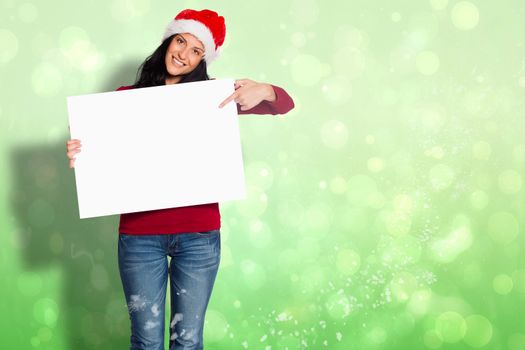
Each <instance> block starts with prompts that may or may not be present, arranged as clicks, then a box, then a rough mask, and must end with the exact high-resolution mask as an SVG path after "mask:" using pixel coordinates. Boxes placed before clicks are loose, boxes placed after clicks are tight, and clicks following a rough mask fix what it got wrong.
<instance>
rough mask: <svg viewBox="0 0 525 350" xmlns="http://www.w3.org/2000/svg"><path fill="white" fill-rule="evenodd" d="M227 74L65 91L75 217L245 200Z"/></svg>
mask: <svg viewBox="0 0 525 350" xmlns="http://www.w3.org/2000/svg"><path fill="white" fill-rule="evenodd" d="M233 92H234V81H233V80H232V79H220V80H208V81H202V82H193V83H185V84H175V85H164V86H156V87H149V88H140V89H132V90H122V91H113V92H105V93H98V94H90V95H82V96H70V97H68V98H67V105H68V113H69V125H70V131H71V138H72V139H79V140H80V141H81V143H82V147H81V152H80V153H78V154H77V155H76V160H75V178H76V186H77V195H78V204H79V212H80V218H88V217H95V216H104V215H111V214H121V213H130V212H137V211H146V210H153V209H163V208H172V207H183V206H188V205H196V204H204V203H215V202H220V201H226V200H234V199H242V198H245V195H246V194H245V180H244V171H243V162H242V152H241V142H240V136H239V125H238V120H237V118H238V116H237V107H236V105H235V102H230V103H228V104H227V105H226V106H224V107H223V108H219V107H218V106H219V104H220V103H221V102H222V101H223V100H224V99H226V97H228V96H229V95H230V94H232V93H233Z"/></svg>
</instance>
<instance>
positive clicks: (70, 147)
mask: <svg viewBox="0 0 525 350" xmlns="http://www.w3.org/2000/svg"><path fill="white" fill-rule="evenodd" d="M66 146H67V157H68V158H69V167H70V168H74V167H75V154H77V153H78V152H80V147H81V146H82V144H81V143H80V140H76V139H73V140H68V141H67V143H66Z"/></svg>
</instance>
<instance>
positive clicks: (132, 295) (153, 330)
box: [118, 234, 168, 350]
mask: <svg viewBox="0 0 525 350" xmlns="http://www.w3.org/2000/svg"><path fill="white" fill-rule="evenodd" d="M166 247H167V244H166V238H165V237H162V236H160V235H152V236H149V235H148V236H139V235H126V234H120V235H119V242H118V262H119V271H120V277H121V280H122V286H123V288H124V294H125V296H126V302H127V305H128V312H129V316H130V320H131V349H148V350H149V349H163V348H164V308H165V300H166V284H167V279H168V263H167V249H166Z"/></svg>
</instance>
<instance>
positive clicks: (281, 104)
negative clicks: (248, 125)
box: [237, 85, 295, 115]
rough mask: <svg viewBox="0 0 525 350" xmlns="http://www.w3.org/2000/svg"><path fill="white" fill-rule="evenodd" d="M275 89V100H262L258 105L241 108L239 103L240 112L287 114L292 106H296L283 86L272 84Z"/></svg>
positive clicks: (238, 111)
mask: <svg viewBox="0 0 525 350" xmlns="http://www.w3.org/2000/svg"><path fill="white" fill-rule="evenodd" d="M272 88H273V91H274V92H275V101H272V102H270V101H266V100H264V101H261V103H259V104H258V105H257V106H255V107H253V108H250V109H247V110H245V111H243V110H241V106H240V105H239V104H237V113H238V114H273V115H275V114H286V113H288V112H289V111H290V110H292V108H294V107H295V105H294V102H293V100H292V98H291V97H290V95H288V93H287V92H286V91H284V89H283V88H281V87H279V86H275V85H272Z"/></svg>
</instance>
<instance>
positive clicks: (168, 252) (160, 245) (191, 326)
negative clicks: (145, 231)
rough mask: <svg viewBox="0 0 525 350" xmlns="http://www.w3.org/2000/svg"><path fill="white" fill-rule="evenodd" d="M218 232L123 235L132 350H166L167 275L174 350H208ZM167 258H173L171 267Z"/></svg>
mask: <svg viewBox="0 0 525 350" xmlns="http://www.w3.org/2000/svg"><path fill="white" fill-rule="evenodd" d="M220 251H221V238H220V231H219V230H212V231H206V232H192V233H180V234H158V235H128V234H122V233H121V234H119V241H118V263H119V271H120V277H121V280H122V286H123V288H124V294H125V296H126V302H127V305H128V312H129V317H130V319H131V350H138V349H141V350H146V349H147V350H153V349H155V350H157V349H164V319H165V314H164V308H165V300H166V285H167V281H168V275H169V277H170V278H169V280H170V294H171V303H170V304H171V317H170V347H169V348H170V350H189V349H192V350H200V349H202V348H203V328H204V315H205V312H206V308H207V306H208V302H209V300H210V295H211V292H212V289H213V284H214V282H215V277H216V275H217V270H218V268H219V261H220ZM168 256H170V257H171V261H170V263H169V268H168Z"/></svg>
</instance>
